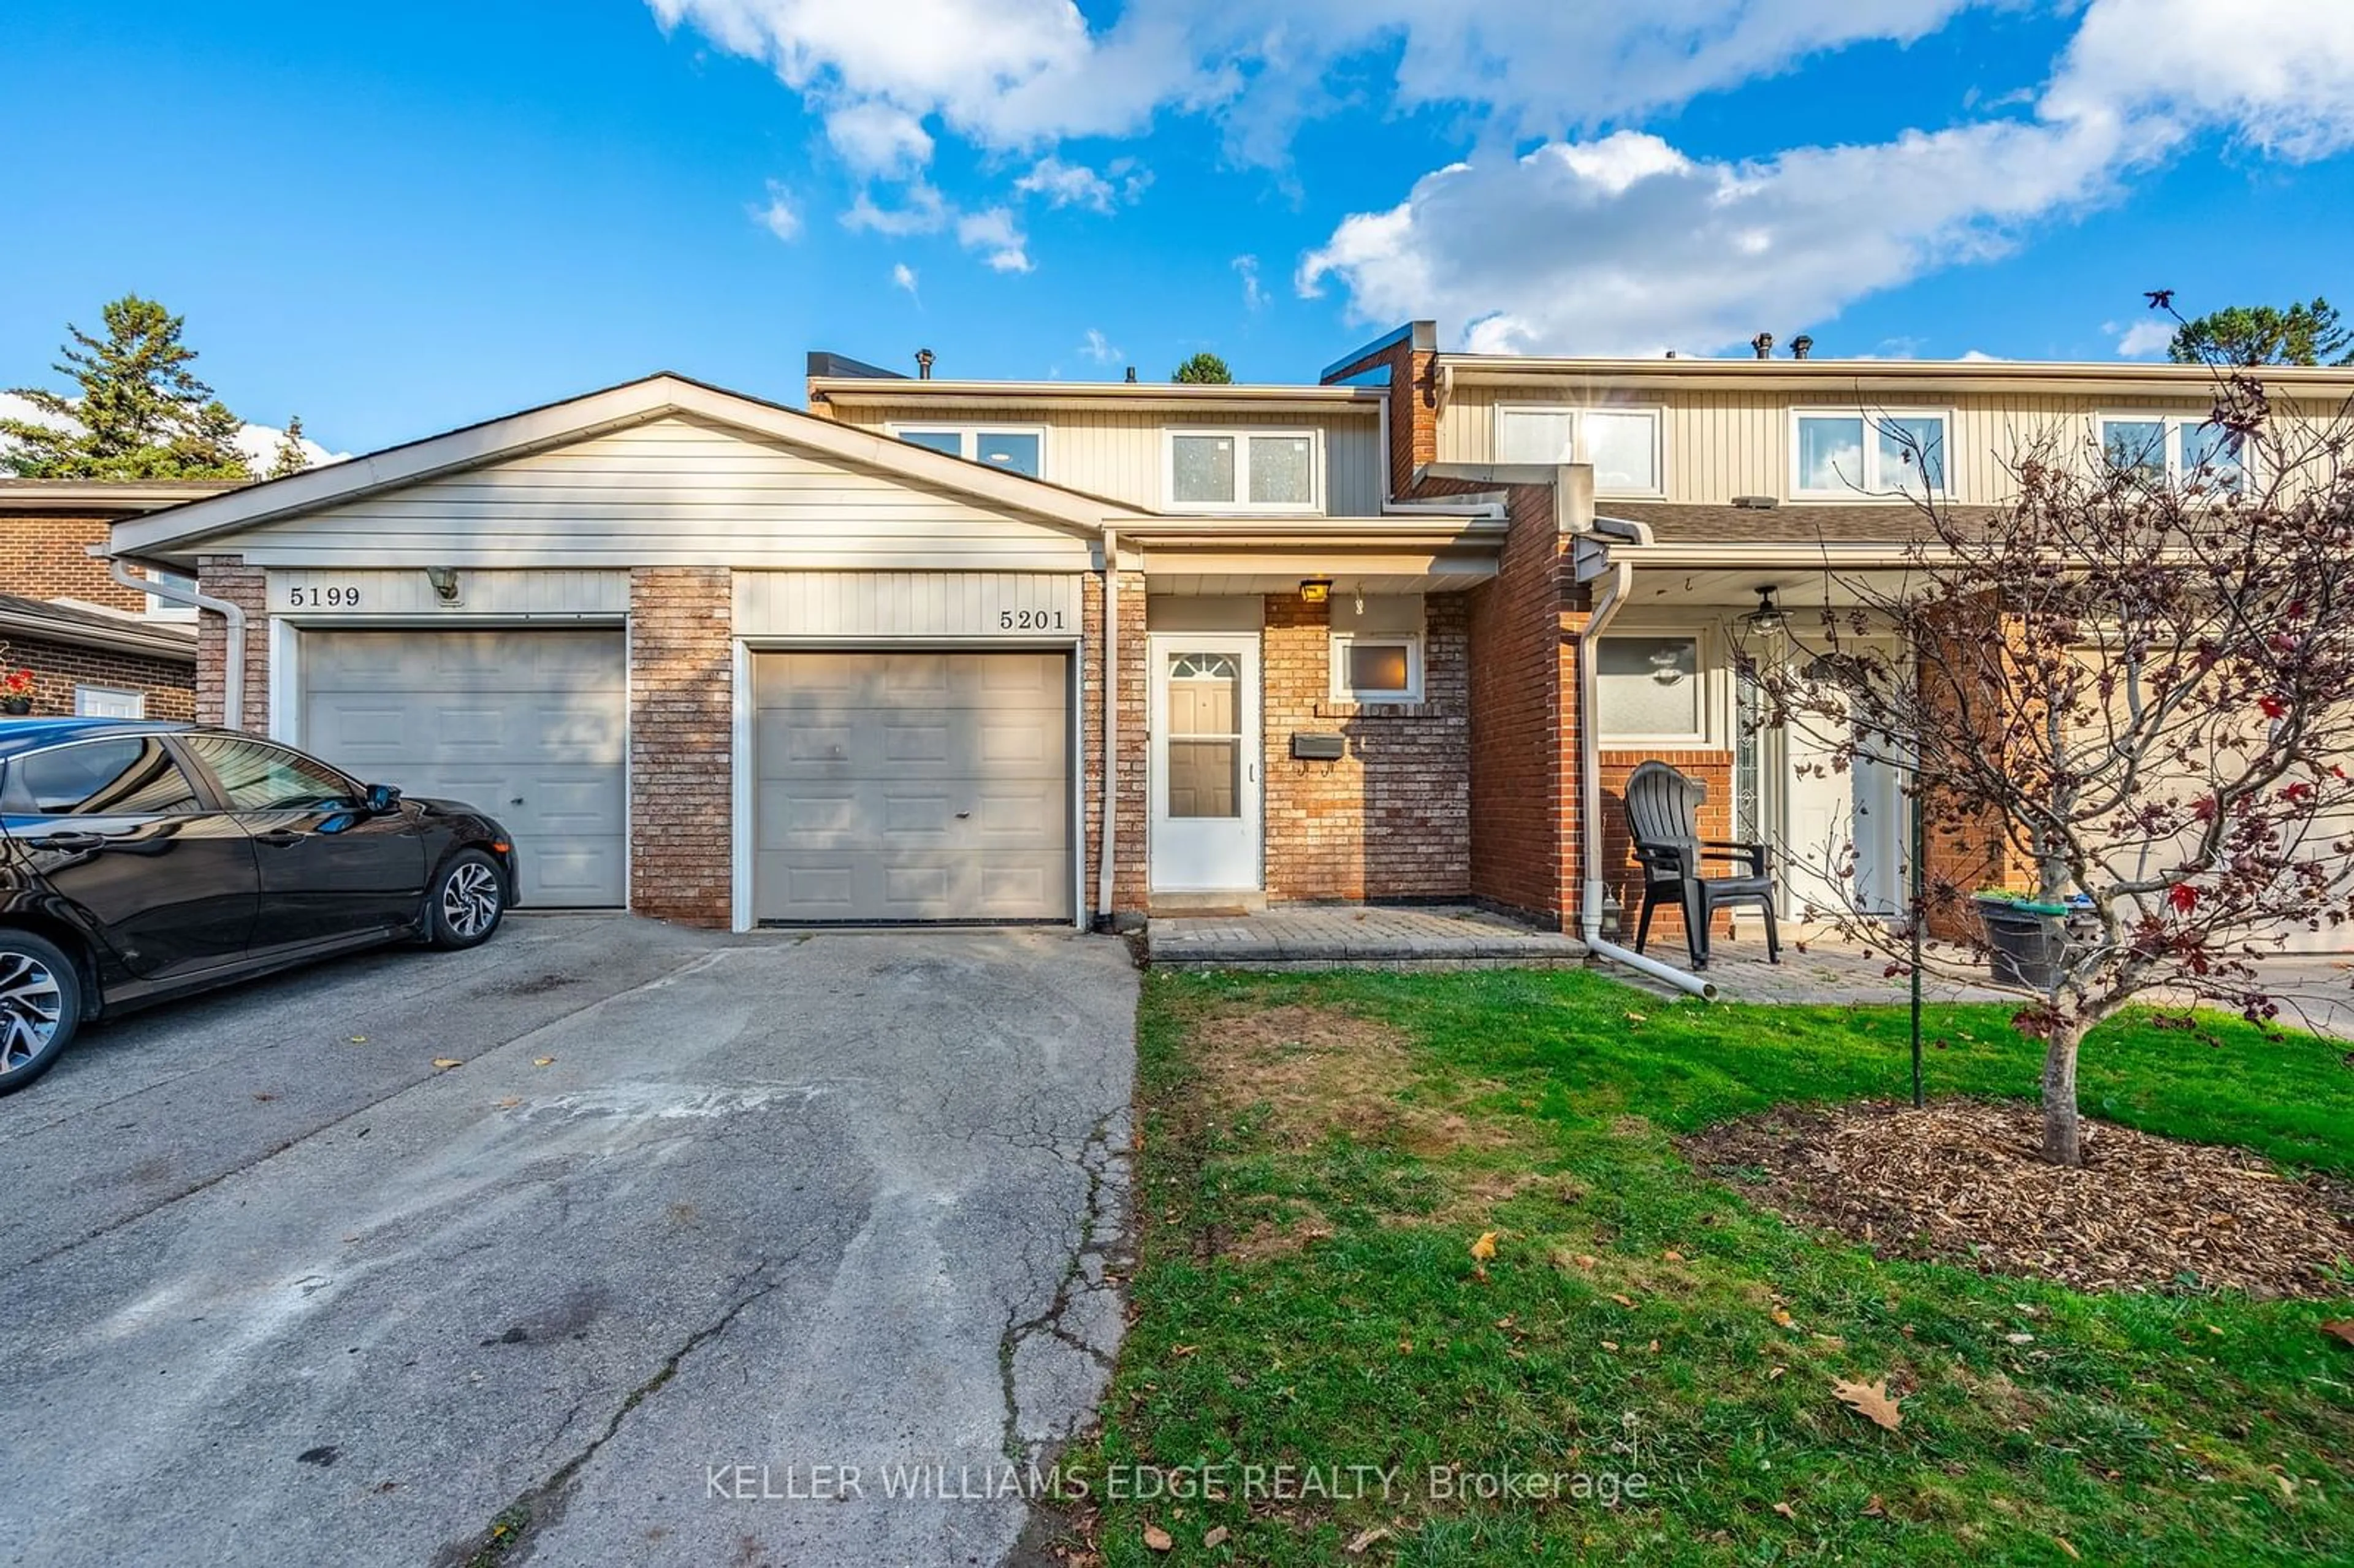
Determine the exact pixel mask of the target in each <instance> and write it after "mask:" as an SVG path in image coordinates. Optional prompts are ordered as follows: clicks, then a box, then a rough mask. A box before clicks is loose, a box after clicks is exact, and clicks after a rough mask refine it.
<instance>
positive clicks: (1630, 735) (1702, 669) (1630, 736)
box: [1594, 615, 1732, 751]
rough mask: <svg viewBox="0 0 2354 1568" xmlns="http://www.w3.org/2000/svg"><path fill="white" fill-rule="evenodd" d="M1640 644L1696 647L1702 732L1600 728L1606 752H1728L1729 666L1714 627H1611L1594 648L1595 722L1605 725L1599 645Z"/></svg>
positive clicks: (1632, 621) (1624, 620)
mask: <svg viewBox="0 0 2354 1568" xmlns="http://www.w3.org/2000/svg"><path fill="white" fill-rule="evenodd" d="M1619 638H1626V639H1628V640H1634V639H1641V640H1643V641H1659V640H1661V639H1665V638H1683V639H1687V640H1689V641H1691V643H1692V645H1693V646H1692V662H1693V665H1694V668H1693V671H1692V680H1693V681H1694V682H1695V683H1697V685H1698V687H1699V690H1698V692H1697V693H1696V694H1695V698H1694V701H1693V704H1692V707H1693V709H1694V711H1695V712H1696V713H1697V714H1698V715H1700V724H1699V727H1698V728H1696V729H1691V730H1685V731H1681V732H1673V731H1670V732H1653V731H1645V730H1617V729H1602V730H1601V733H1600V735H1599V736H1598V737H1597V738H1598V739H1599V741H1600V742H1601V745H1602V746H1603V747H1604V748H1605V749H1606V750H1612V751H1624V750H1628V749H1630V748H1633V747H1644V746H1656V747H1668V748H1670V749H1673V750H1683V751H1729V750H1731V749H1732V747H1731V745H1730V737H1729V736H1727V735H1726V734H1725V732H1724V715H1723V707H1724V704H1725V699H1726V697H1727V696H1728V695H1729V694H1730V692H1731V686H1730V684H1729V683H1730V681H1731V678H1732V676H1731V664H1730V662H1729V661H1727V660H1725V659H1723V658H1722V657H1720V656H1719V652H1718V648H1717V636H1716V631H1715V629H1714V628H1713V627H1710V626H1694V625H1692V624H1691V622H1689V621H1684V622H1681V623H1678V622H1671V621H1659V620H1648V619H1638V618H1636V617H1632V616H1624V615H1622V616H1620V617H1619V618H1617V620H1613V621H1612V622H1611V623H1610V630H1607V631H1606V632H1604V633H1603V634H1602V635H1601V636H1600V637H1599V638H1597V639H1596V643H1595V654H1594V657H1595V671H1594V680H1595V695H1594V708H1595V712H1594V723H1595V726H1596V728H1597V729H1600V726H1601V725H1602V669H1601V644H1602V643H1605V642H1608V641H1614V640H1616V639H1619Z"/></svg>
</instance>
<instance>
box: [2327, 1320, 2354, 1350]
mask: <svg viewBox="0 0 2354 1568" xmlns="http://www.w3.org/2000/svg"><path fill="white" fill-rule="evenodd" d="M2321 1331H2322V1332H2323V1333H2325V1334H2327V1335H2329V1336H2330V1337H2331V1338H2332V1339H2338V1340H2345V1341H2346V1342H2347V1343H2348V1344H2349V1345H2354V1318H2332V1319H2329V1321H2327V1323H2324V1324H2323V1325H2321Z"/></svg>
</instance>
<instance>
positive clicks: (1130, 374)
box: [1128, 365, 1136, 387]
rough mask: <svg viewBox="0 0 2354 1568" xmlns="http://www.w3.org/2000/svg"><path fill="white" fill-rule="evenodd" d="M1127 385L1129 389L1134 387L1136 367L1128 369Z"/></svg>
mask: <svg viewBox="0 0 2354 1568" xmlns="http://www.w3.org/2000/svg"><path fill="white" fill-rule="evenodd" d="M1128 384H1129V386H1131V387H1133V386H1135V385H1136V366H1133V365H1131V366H1129V367H1128Z"/></svg>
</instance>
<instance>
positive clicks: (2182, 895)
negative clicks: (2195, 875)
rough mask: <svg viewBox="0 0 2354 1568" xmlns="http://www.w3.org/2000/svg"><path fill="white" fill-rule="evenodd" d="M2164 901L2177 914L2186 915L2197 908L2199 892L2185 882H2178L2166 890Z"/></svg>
mask: <svg viewBox="0 0 2354 1568" xmlns="http://www.w3.org/2000/svg"><path fill="white" fill-rule="evenodd" d="M2166 901H2167V902H2168V904H2171V905H2173V906H2174V907H2175V909H2176V911H2177V912H2178V913H2180V914H2184V915H2188V914H2190V912H2191V911H2192V910H2193V909H2196V908H2198V907H2199V890H2198V889H2197V888H2195V887H2193V886H2191V885H2190V884H2189V883H2187V882H2178V883H2176V884H2175V885H2173V886H2171V887H2169V888H2168V889H2167V890H2166Z"/></svg>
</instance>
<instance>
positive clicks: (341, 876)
mask: <svg viewBox="0 0 2354 1568" xmlns="http://www.w3.org/2000/svg"><path fill="white" fill-rule="evenodd" d="M514 890H515V862H514V843H513V842H512V841H511V840H509V839H508V837H507V834H506V830H505V829H504V828H502V827H500V826H499V824H498V823H497V822H496V821H493V820H492V819H491V818H489V817H487V816H485V815H483V814H482V812H480V811H477V810H474V809H473V808H472V807H471V806H463V805H460V804H458V803H457V802H455V801H451V800H403V799H402V798H401V794H400V791H399V790H398V789H393V788H392V787H391V786H390V785H387V784H374V785H368V784H361V783H359V782H357V781H356V780H355V779H351V778H350V777H348V776H347V775H345V774H344V773H342V772H340V771H338V770H337V769H335V768H330V767H329V766H327V765H326V764H325V763H323V762H321V761H319V760H318V759H317V758H312V757H306V756H304V755H303V754H302V753H301V752H299V751H295V750H292V749H291V748H290V747H283V746H280V745H278V744H276V743H275V742H273V741H268V740H263V739H261V738H260V737H259V736H250V735H244V734H240V733H239V732H237V731H234V730H223V729H200V728H197V727H195V726H189V725H174V724H150V723H126V722H124V721H122V720H120V719H5V720H0V1095H5V1094H7V1093H9V1092H10V1091H12V1090H15V1089H20V1088H23V1087H24V1086H26V1085H27V1084H28V1083H31V1082H32V1081H33V1080H34V1079H35V1078H37V1077H39V1076H40V1075H41V1074H42V1073H44V1072H46V1071H47V1070H48V1067H49V1065H51V1064H52V1063H54V1062H55V1061H56V1060H57V1059H58V1055H59V1054H61V1053H63V1051H64V1050H65V1048H66V1046H67V1044H69V1042H71V1040H72V1039H73V1037H74V1033H75V1032H76V1031H77V1030H79V1029H80V1027H81V1026H82V1025H83V1024H84V1023H87V1022H90V1020H91V1019H94V1018H97V1017H99V1016H100V1015H101V1013H113V1012H122V1011H123V1010H124V1009H127V1008H132V1007H137V1006H143V1005H145V1004H147V1003H149V1002H155V1001H164V1000H165V999H167V998H170V997H175V996H180V995H184V994H186V993H187V992H189V991H200V990H203V989H204V988H206V987H207V986H215V985H220V984H222V983H224V982H226V981H229V980H243V979H246V978H247V977H249V976H252V975H257V974H260V973H262V972H263V971H265V970H269V969H283V968H285V967H286V966H287V965H290V964H297V963H301V962H303V961H304V960H306V959H316V958H323V957H325V956H327V955H329V954H332V953H341V952H347V951H350V950H351V949H353V948H365V947H369V946H372V945H375V944H376V943H381V942H391V941H399V940H402V939H404V938H423V939H425V940H427V941H429V942H430V943H432V944H433V945H434V946H435V947H439V948H471V947H472V946H473V945H474V944H476V943H477V942H481V941H482V940H484V939H486V938H488V937H489V936H490V935H491V933H492V932H493V931H495V930H497V929H498V926H499V920H500V918H501V916H504V914H505V912H506V911H507V909H509V908H510V907H512V906H513V905H514Z"/></svg>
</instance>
